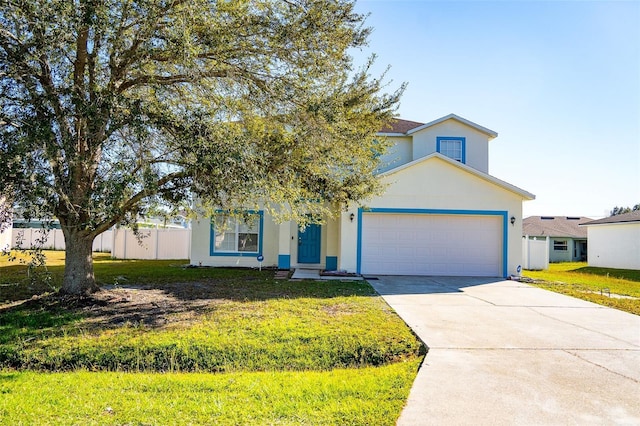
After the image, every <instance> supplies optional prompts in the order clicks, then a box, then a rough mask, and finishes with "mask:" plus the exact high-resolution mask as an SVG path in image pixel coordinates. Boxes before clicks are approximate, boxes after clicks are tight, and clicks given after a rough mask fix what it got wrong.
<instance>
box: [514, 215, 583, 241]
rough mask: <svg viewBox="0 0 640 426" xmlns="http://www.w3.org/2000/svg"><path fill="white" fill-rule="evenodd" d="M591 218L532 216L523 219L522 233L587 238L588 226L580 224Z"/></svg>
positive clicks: (534, 235)
mask: <svg viewBox="0 0 640 426" xmlns="http://www.w3.org/2000/svg"><path fill="white" fill-rule="evenodd" d="M591 220H593V219H591V218H588V217H577V216H531V217H527V218H525V219H524V220H523V221H522V235H529V236H531V237H536V236H544V237H547V236H548V237H569V238H587V228H583V227H580V226H578V225H580V224H581V223H585V222H589V221H591Z"/></svg>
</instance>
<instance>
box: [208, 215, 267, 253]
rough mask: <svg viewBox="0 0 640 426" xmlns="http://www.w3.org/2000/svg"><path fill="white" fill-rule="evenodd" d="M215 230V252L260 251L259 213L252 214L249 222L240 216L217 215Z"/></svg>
mask: <svg viewBox="0 0 640 426" xmlns="http://www.w3.org/2000/svg"><path fill="white" fill-rule="evenodd" d="M214 231H215V233H214V238H215V241H214V251H215V252H221V253H222V252H225V253H237V252H249V253H257V252H258V242H259V241H258V238H259V235H260V216H259V215H257V214H256V215H252V216H250V217H249V220H248V221H247V222H244V221H243V220H242V219H240V218H237V219H236V218H232V217H225V216H217V217H216V218H215V221H214Z"/></svg>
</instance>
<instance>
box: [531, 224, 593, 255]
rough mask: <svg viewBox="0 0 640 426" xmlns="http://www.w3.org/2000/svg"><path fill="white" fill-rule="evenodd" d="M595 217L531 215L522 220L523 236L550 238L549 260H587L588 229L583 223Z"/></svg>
mask: <svg viewBox="0 0 640 426" xmlns="http://www.w3.org/2000/svg"><path fill="white" fill-rule="evenodd" d="M591 220H593V219H591V218H588V217H578V216H531V217H527V218H525V219H524V220H523V221H522V236H523V237H529V238H535V239H542V240H544V239H546V238H547V237H548V238H549V262H584V261H586V260H587V230H586V228H583V227H580V226H579V225H580V224H581V223H585V222H589V221H591Z"/></svg>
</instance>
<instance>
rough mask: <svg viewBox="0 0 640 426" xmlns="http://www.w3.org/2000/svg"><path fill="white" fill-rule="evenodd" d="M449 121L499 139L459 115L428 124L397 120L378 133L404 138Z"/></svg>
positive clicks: (492, 132) (496, 134) (491, 131)
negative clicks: (454, 121)
mask: <svg viewBox="0 0 640 426" xmlns="http://www.w3.org/2000/svg"><path fill="white" fill-rule="evenodd" d="M447 120H456V121H457V122H459V123H462V124H464V125H466V126H469V127H471V128H473V129H475V130H477V131H478V132H480V133H484V134H485V135H487V136H488V137H489V139H493V138H495V137H498V133H497V132H494V131H493V130H491V129H487V128H486V127H483V126H481V125H479V124H476V123H474V122H473V121H469V120H467V119H466V118H462V117H460V116H459V115H455V114H449V115H445V116H444V117H440V118H438V119H436V120H433V121H430V122H428V123H419V122H417V121H411V120H403V119H401V118H397V119H394V121H393V122H391V123H389V124H388V125H386V126H384V127H383V128H382V129H380V131H379V132H378V133H380V134H384V135H387V136H403V135H406V136H409V135H412V134H413V133H416V132H419V131H421V130H424V129H427V128H429V127H432V126H435V125H436V124H440V123H442V122H445V121H447Z"/></svg>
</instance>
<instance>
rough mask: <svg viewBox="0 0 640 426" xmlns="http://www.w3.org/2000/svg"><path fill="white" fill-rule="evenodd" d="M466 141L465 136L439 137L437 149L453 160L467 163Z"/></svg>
mask: <svg viewBox="0 0 640 426" xmlns="http://www.w3.org/2000/svg"><path fill="white" fill-rule="evenodd" d="M465 142H466V140H465V138H463V137H437V138H436V151H438V152H439V153H440V154H442V155H445V156H447V157H449V158H451V159H453V160H456V161H459V162H461V163H465V161H466V155H465Z"/></svg>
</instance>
